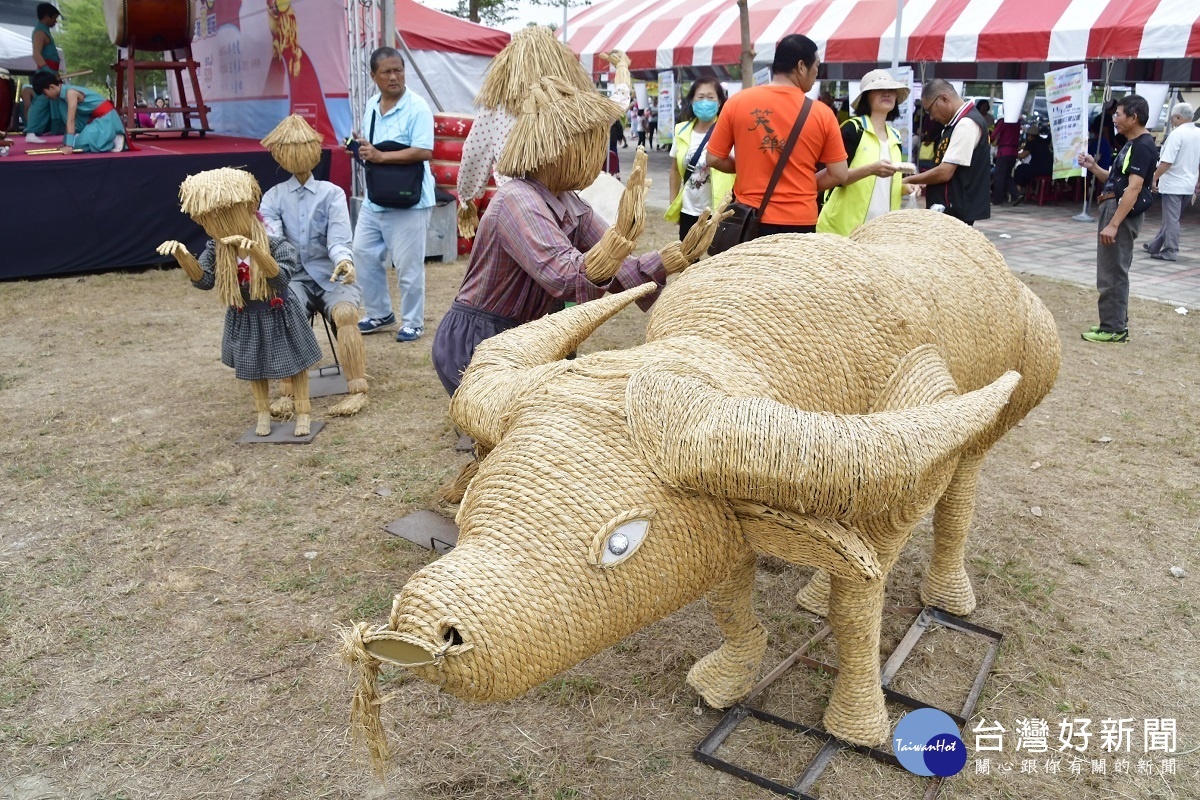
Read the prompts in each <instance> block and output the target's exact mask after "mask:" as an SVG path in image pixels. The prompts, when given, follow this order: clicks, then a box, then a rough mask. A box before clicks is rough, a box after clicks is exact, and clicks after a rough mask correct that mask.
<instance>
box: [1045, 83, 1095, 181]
mask: <svg viewBox="0 0 1200 800" xmlns="http://www.w3.org/2000/svg"><path fill="white" fill-rule="evenodd" d="M1090 92H1091V82H1090V81H1088V74H1087V65H1085V64H1079V65H1077V66H1074V67H1065V68H1063V69H1056V70H1054V71H1053V72H1047V73H1046V108H1047V110H1048V112H1049V115H1050V138H1051V140H1052V141H1053V143H1054V177H1055V178H1072V177H1075V176H1076V175H1080V174H1081V169H1082V167H1081V166H1080V164H1079V154H1080V153H1081V152H1086V151H1087V144H1088V137H1087V110H1088V107H1087V100H1088V94H1089V93H1090Z"/></svg>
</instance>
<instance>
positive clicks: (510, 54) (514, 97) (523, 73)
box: [475, 25, 595, 117]
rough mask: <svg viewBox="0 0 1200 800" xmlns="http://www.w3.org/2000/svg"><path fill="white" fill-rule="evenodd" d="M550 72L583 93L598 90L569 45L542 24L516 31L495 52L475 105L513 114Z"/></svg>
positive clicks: (517, 111) (516, 112) (518, 110)
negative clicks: (534, 85)
mask: <svg viewBox="0 0 1200 800" xmlns="http://www.w3.org/2000/svg"><path fill="white" fill-rule="evenodd" d="M547 75H552V76H554V77H556V78H562V79H563V80H564V81H566V82H567V83H568V84H570V85H571V86H574V87H575V88H576V89H578V90H580V91H583V92H595V85H594V84H593V83H592V79H591V76H589V75H588V74H587V73H586V72H585V71H584V69H583V65H582V64H580V63H579V59H578V57H576V55H575V54H574V53H573V52H571V50H570V48H568V47H567V46H566V45H564V44H563V43H562V42H560V41H559V40H558V39H556V38H555V37H554V33H553V32H552V31H551V30H550V29H549V28H546V27H543V26H541V25H531V26H529V27H526V28H522V29H521V30H519V31H516V32H514V33H513V35H512V40H511V41H509V43H508V44H507V45H505V47H504V49H503V50H501V51H500V52H499V53H497V54H496V57H495V58H493V59H492V63H491V64H490V65H489V66H488V73H487V75H486V76H484V79H483V85H482V86H480V87H479V94H477V95H475V105H477V106H480V107H482V108H489V109H497V108H501V109H503V110H504V111H507V112H508V113H509V114H511V115H513V116H514V117H515V116H516V115H517V114H518V113H519V112H520V111H521V104H522V102H523V101H524V100H525V98H526V97H528V96H529V87H530V86H532V85H533V84H535V83H537V82H538V81H539V80H541V79H542V78H544V77H546V76H547Z"/></svg>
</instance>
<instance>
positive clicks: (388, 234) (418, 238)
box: [354, 204, 433, 328]
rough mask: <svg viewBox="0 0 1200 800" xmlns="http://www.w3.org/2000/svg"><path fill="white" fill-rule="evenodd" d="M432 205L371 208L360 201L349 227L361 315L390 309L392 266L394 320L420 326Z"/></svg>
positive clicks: (378, 315) (383, 314) (378, 316)
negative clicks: (396, 297)
mask: <svg viewBox="0 0 1200 800" xmlns="http://www.w3.org/2000/svg"><path fill="white" fill-rule="evenodd" d="M432 214H433V209H432V208H394V209H388V210H386V211H375V210H373V209H372V208H370V207H369V206H367V205H365V204H364V205H363V207H362V209H361V210H360V211H359V213H358V224H357V225H356V226H355V228H354V268H355V271H356V272H357V273H358V282H359V284H360V285H361V286H362V291H363V307H364V308H366V310H367V316H368V317H373V318H375V319H382V318H384V317H386V316H387V315H388V314H391V313H392V295H391V293H390V292H389V291H388V280H387V268H386V267H385V266H384V265H385V263H386V262H387V261H390V262H391V264H392V266H393V267H395V268H396V284H397V286H399V287H400V324H401V325H402V326H406V327H409V328H424V327H425V231H426V229H427V228H428V227H429V218H430V216H432Z"/></svg>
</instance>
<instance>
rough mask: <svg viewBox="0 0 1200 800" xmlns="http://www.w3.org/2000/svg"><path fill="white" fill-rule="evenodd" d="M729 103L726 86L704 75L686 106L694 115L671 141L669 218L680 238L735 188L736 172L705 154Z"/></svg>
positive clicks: (689, 96) (689, 92)
mask: <svg viewBox="0 0 1200 800" xmlns="http://www.w3.org/2000/svg"><path fill="white" fill-rule="evenodd" d="M723 105H725V89H724V88H723V87H722V86H721V84H720V82H718V81H717V80H716V78H701V79H700V80H698V81H696V82H695V83H693V84H692V88H691V90H690V91H688V95H687V102H686V103H685V107H686V109H687V110H689V111H690V115H689V116H690V118H689V119H686V120H684V121H683V122H681V123H679V124H678V125H676V126H675V139H674V142H673V144H672V145H671V158H672V159H674V162H675V163H674V167H673V169H672V170H671V184H670V185H671V197H673V198H674V200H673V201H672V203H671V206H670V207H669V208H668V209H667V213H666V218H667V220H668V221H669V222H678V223H679V239H680V241H682V240H683V237H685V236H687V233H688V231H689V230H691V229H692V226H693V225H695V224H696V220H697V218H699V216H700V215H701V214H702V213H704V209H706V208H716V207H717V206H718V205H719V204H720V202H721V200H722V199H724V197H725V195H726V194H728V193H729V192H730V191H732V190H733V175H731V174H729V173H727V172H718V171H717V170H713V169H709V167H708V165H707V163H705V158H704V146H705V145H706V144H707V143H708V137H709V135H710V134H711V133H712V129H713V126H714V125H716V123H717V116H718V115H719V114H720V113H721V106H723Z"/></svg>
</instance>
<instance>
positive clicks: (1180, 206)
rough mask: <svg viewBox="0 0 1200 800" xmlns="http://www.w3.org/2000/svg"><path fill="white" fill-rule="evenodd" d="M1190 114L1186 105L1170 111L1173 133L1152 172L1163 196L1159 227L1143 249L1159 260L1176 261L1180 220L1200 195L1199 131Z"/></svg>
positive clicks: (1190, 110)
mask: <svg viewBox="0 0 1200 800" xmlns="http://www.w3.org/2000/svg"><path fill="white" fill-rule="evenodd" d="M1193 114H1195V111H1194V110H1193V109H1192V107H1191V106H1190V105H1189V104H1187V103H1178V104H1176V105H1175V107H1174V108H1172V109H1171V125H1172V127H1173V130H1172V131H1171V133H1170V135H1168V136H1167V141H1166V142H1164V143H1163V148H1162V155H1160V156H1159V161H1158V169H1156V170H1155V171H1154V179H1153V183H1152V187H1153V190H1154V191H1155V192H1157V193H1158V194H1160V195H1161V196H1162V228H1160V229H1159V231H1158V234H1157V235H1156V236H1155V237H1154V238H1153V239H1151V240H1150V241H1149V242H1147V243H1146V244H1144V245H1142V248H1143V249H1144V250H1147V251H1149V253H1150V257H1151V258H1153V259H1157V260H1159V261H1175V260H1176V259H1178V258H1179V218H1180V217H1182V216H1183V210H1184V209H1185V208H1187V207H1188V205H1189V204H1190V203H1191V202H1192V201H1193V200H1194V198H1195V197H1196V193H1197V192H1200V128H1197V127H1196V125H1195V124H1194V123H1193V122H1192V116H1193Z"/></svg>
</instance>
